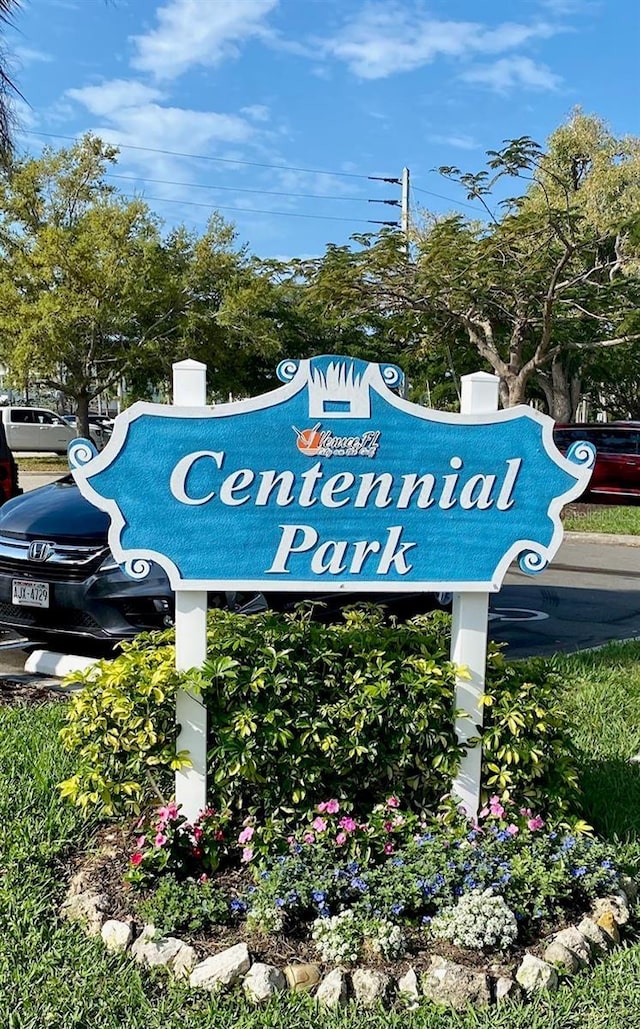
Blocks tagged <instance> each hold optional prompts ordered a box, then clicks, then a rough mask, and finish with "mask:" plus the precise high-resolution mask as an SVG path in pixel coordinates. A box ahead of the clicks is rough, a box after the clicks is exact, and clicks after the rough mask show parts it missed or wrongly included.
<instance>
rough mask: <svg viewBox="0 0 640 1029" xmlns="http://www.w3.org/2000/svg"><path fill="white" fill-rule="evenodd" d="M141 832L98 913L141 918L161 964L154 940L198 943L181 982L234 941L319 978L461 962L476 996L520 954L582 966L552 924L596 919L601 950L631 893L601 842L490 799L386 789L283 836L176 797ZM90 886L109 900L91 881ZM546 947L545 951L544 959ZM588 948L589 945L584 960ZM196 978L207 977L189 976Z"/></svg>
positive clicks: (507, 977) (232, 947) (138, 922)
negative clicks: (474, 817)
mask: <svg viewBox="0 0 640 1029" xmlns="http://www.w3.org/2000/svg"><path fill="white" fill-rule="evenodd" d="M137 828H138V830H143V831H142V832H139V835H137V836H136V838H135V841H134V843H135V846H134V849H133V853H132V854H131V855H130V857H129V860H128V864H127V866H126V868H125V867H124V865H123V864H122V863H121V864H120V868H119V881H116V882H114V881H112V882H111V885H110V892H111V899H110V902H109V903H103V908H104V909H106V908H110V911H109V913H110V914H111V915H114V914H117V915H118V916H119V919H120V920H121V922H123V924H126V923H128V924H129V925H130V926H134V925H135V926H137V927H138V928H141V927H143V926H146V927H147V928H146V929H145V930H144V933H143V935H142V936H141V937H140V940H139V941H138V944H137V945H136V946H137V947H138V951H137V953H138V956H139V957H140V959H141V960H144V961H146V962H147V963H162V961H161V960H160V959H159V958H156V957H154V958H153V959H152V960H151V962H150V961H149V953H150V952H151V951H150V948H154V947H155V948H156V949H157V948H158V947H160V953H161V954H162V953H163V952H164V953H172V954H173V958H172V960H173V959H175V957H176V955H177V954H178V953H179V949H176V947H177V944H175V945H173V944H172V946H173V947H174V950H175V953H173V951H172V950H171V948H169V951H167V949H166V946H167V945H166V940H167V939H169V940H175V936H174V934H179V937H180V938H185V939H186V940H187V941H188V942H189V945H191V944H193V945H195V948H196V949H195V950H194V951H193V953H192V954H191V953H190V960H189V961H187V960H186V958H185V959H184V960H183V961H182V963H181V965H180V968H181V970H182V971H183V972H184V971H185V968H186V971H187V972H188V973H189V974H191V975H192V976H193V975H195V974H196V973H195V972H194V967H198V968H199V967H200V965H198V964H197V956H198V955H200V956H201V957H203V958H204V961H203V962H201V964H205V965H206V962H207V961H213V960H214V955H215V954H217V953H219V951H220V948H221V947H222V949H223V952H224V953H225V954H226V953H232V952H237V950H238V948H241V949H242V948H244V949H243V950H242V954H243V955H245V953H246V954H249V953H251V954H252V955H253V956H254V958H257V959H258V962H257V963H258V964H260V965H264V967H265V968H276V969H277V968H278V966H282V965H283V957H284V958H285V959H286V967H287V969H288V970H289V972H288V974H289V976H291V974H292V973H291V968H293V967H294V966H295V964H296V962H298V964H299V965H300V967H303V966H304V967H305V968H313V969H317V977H316V978H317V979H319V978H320V976H321V973H322V971H323V970H324V971H325V972H328V971H330V970H331V969H332V968H333V967H334V966H338V967H339V968H341V969H342V970H343V971H344V970H346V969H354V968H355V967H357V966H362V965H366V966H368V967H369V968H370V970H374V971H376V970H377V973H379V974H380V975H381V976H383V980H384V981H387V980H388V981H389V982H390V981H391V976H393V977H394V978H395V979H396V980H397V979H398V978H402V977H403V976H406V975H408V974H409V973H411V974H412V975H413V976H415V977H416V982H418V976H422V979H423V981H427V980H428V977H429V975H430V974H431V972H430V969H432V967H433V963H434V961H443V960H444V961H445V963H446V967H447V969H448V972H447V975H448V974H450V973H451V969H459V968H463V969H466V973H465V974H469V975H470V974H471V970H472V971H473V975H474V976H480V977H481V979H482V978H483V977H484V980H486V982H487V983H490V982H492V983H493V986H492V987H491V988H490V987H489V986H487V990H486V991H481V992H482V993H483V996H484V995H485V992H486V997H485V999H486V998H489V997H490V996H491V995H492V991H493V993H495V989H496V985H495V984H496V982H497V980H498V979H503V980H504V981H505V982H507V981H509V982H512V983H514V982H515V977H516V976H517V975H519V974H520V973H519V969H521V968H522V964H523V956H524V957H525V960H530V961H533V960H539V963H540V967H543V966H544V967H546V968H548V969H550V973H553V975H555V974H556V972H555V968H556V967H558V966H560V967H562V969H563V971H564V972H565V973H568V972H571V971H575V970H576V969H577V968H578V967H580V966H581V964H584V963H585V962H584V960H583V958H582V957H578V956H576V953H575V948H576V947H577V944H576V943H575V942H574V943H573V947H574V950H572V949H571V948H570V947H569V948H568V947H566V946H565V944H564V943H562V942H561V941H562V939H563V937H562V933H561V934H560V936H559V937H557V939H558V940H559V941H560V942H559V943H552V941H553V940H554V938H555V937H556V934H557V933H558V931H559V930H562V929H564V930H565V932H567V931H569V932H574V933H575V932H578V930H577V929H576V928H574V929H571V930H567V927H568V926H571V925H574V926H575V925H576V924H581V918H582V916H583V915H584V914H585V913H587V912H589V911H591V912H595V914H596V915H597V917H598V918H599V920H600V922H601V924H600V926H598V925H596V921H595V920H594V921H593V922H592V923H591V924H593V927H594V928H593V933H594V934H596V935H597V934H598V933H599V934H600V943H601V950H602V951H603V952H604V951H605V950H606V949H607V946H608V945H609V944H610V943H612V942H613V940H614V938H615V936H616V933H617V924H618V922H619V921H622V922H626V921H627V920H628V910H626V908H628V904H627V903H626V900H625V894H624V893H623V892H621V891H623V889H626V890H627V895H626V896H627V897H628V896H629V894H631V893H632V892H633V890H632V888H631V880H630V879H629V878H628V876H627V871H628V869H624V868H621V867H618V866H617V864H616V861H615V857H614V855H613V853H612V849H611V848H610V847H608V846H606V845H605V844H603V843H600V842H598V841H597V840H595V839H593V838H592V837H591V836H589V835H588V834H586V833H584V832H576V831H575V830H574V829H569V828H568V827H567V826H564V827H563V826H556V827H553V828H550V827H549V826H547V825H546V824H545V820H544V819H543V818H542V817H541V816H540V815H538V814H535V813H533V812H532V811H531V810H530V809H527V808H524V807H522V808H519V807H517V806H515V805H513V804H508V803H503V802H501V801H500V800H499V798H498V797H497V796H494V797H492V798H491V800H490V802H489V804H488V805H487V807H486V808H485V809H483V811H482V812H481V813H480V817H479V819H478V821H477V823H475V824H471V823H469V822H468V821H467V820H466V819H464V818H462V817H461V816H460V815H459V814H457V812H456V811H455V809H454V808H453V807H451V806H450V805H449V806H448V807H447V806H445V807H443V809H442V811H441V813H440V814H439V815H438V816H437V817H431V818H425V817H420V816H418V815H416V814H413V813H411V812H406V811H402V810H401V808H400V806H399V802H398V800H397V798H396V797H394V796H391V797H389V798H388V799H387V801H386V803H385V804H383V805H377V806H376V807H375V808H374V810H373V811H372V812H371V813H370V815H369V817H368V818H367V819H366V820H362V819H360V818H358V817H356V816H355V814H354V813H353V812H350V811H348V810H345V809H344V808H343V806H342V805H341V804H340V803H339V802H338V801H337V800H335V799H331V800H329V801H325V802H322V803H320V804H319V805H317V807H316V809H315V810H314V811H313V812H311V813H310V814H309V816H308V817H307V818H306V819H305V820H303V822H302V824H300V825H299V826H298V827H297V828H296V829H295V830H294V831H293V832H288V833H287V834H286V835H284V834H283V835H278V833H277V832H275V830H274V827H273V824H271V825H270V826H268V827H265V826H261V825H257V824H246V825H243V826H241V827H238V826H237V825H235V827H234V823H233V819H232V817H231V815H230V813H229V812H215V811H213V810H209V811H207V812H205V813H204V814H203V815H202V817H201V818H200V819H199V820H198V822H197V823H196V824H195V825H190V824H189V823H188V822H187V821H186V820H185V819H184V818H183V817H182V816H181V815H180V812H179V811H178V809H177V808H176V806H175V805H173V804H169V805H167V806H165V807H163V808H161V809H160V810H159V811H158V812H157V813H156V814H155V815H154V817H153V818H152V819H150V820H149V822H148V823H147V824H146V825H144V824H143V825H138V827H137ZM122 860H123V855H122V852H120V862H122ZM111 867H112V868H113V862H111ZM126 887H128V889H126ZM93 889H94V893H96V891H97V895H99V896H100V895H102V896H103V897H104V890H105V884H104V883H101V882H100V881H99V879H98V883H97V885H95V884H94V887H93ZM606 897H610V898H611V897H612V898H614V900H612V901H608V902H607V901H605V899H604V898H606ZM616 897H617V898H619V900H618V901H615V898H616ZM616 903H618V907H617V908H616V906H615V904H616ZM598 904H599V905H600V909H598V907H597V905H598ZM607 904H608V905H609V906H608V907H607ZM625 904H626V908H625ZM602 905H605V907H602ZM605 908H606V910H605ZM621 911H622V912H623V915H622V918H621V917H620V912H621ZM612 912H613V913H614V914H615V915H616V917H613V914H612ZM625 912H626V913H625ZM605 915H606V916H607V917H605ZM98 921H99V919H98ZM109 924H111V923H109ZM150 926H153V929H151V928H149V927H150ZM584 931H586V930H585V928H584V925H583V926H582V930H581V933H579V934H578V935H579V937H580V939H581V940H584V939H585V937H584ZM130 935H131V936H132V935H133V933H131V934H130ZM576 939H577V937H576ZM158 940H160V944H159V943H158ZM162 941H165V943H163V942H162ZM128 942H129V943H130V942H131V940H129V941H128ZM550 944H551V945H552V946H555V948H556V949H555V951H552V952H551V956H552V959H553V960H551V961H550V962H549V961H547V962H545V961H543V960H540V959H542V958H543V957H544V955H545V953H547V951H548V948H549V945H550ZM186 945H187V944H186V943H185V946H186ZM181 946H182V944H181ZM594 946H595V944H594V942H593V941H591V942H590V943H589V944H586V943H585V944H584V947H585V948H586V952H588V953H590V954H591V953H592V951H593V949H594ZM163 948H164V951H163ZM525 948H526V950H528V952H529V954H528V958H527V957H526V954H525ZM578 949H579V948H578ZM189 951H190V952H191V946H189ZM565 951H566V954H565ZM153 953H154V954H155V953H156V951H153ZM145 955H146V956H145ZM567 955H569V956H567ZM548 956H549V955H548V954H547V957H548ZM563 961H564V965H563ZM185 962H186V964H185ZM242 962H244V964H246V959H245V957H244V956H243V958H242ZM242 962H241V963H242ZM254 964H255V961H254ZM574 964H575V967H573V965H574ZM243 967H244V965H243ZM536 970H537V971H536V975H538V974H539V971H540V970H539V969H538V967H537V966H536ZM438 974H439V973H438ZM443 974H444V973H443ZM451 974H452V973H451ZM385 977H386V978H385ZM352 978H353V977H352ZM436 978H437V976H436ZM283 981H284V980H283ZM536 981H537V980H536ZM551 981H552V979H548V981H547V982H546V985H547V986H549V985H550V982H551ZM345 982H346V980H345ZM193 985H194V986H197V985H202V984H201V983H199V981H198V980H197V976H196V981H194V982H193ZM228 985H229V984H228ZM311 985H313V984H311ZM476 986H477V983H476ZM475 988H476V987H475V986H474V989H475ZM345 989H346V986H345ZM487 991H488V992H487ZM487 1002H488V1001H487Z"/></svg>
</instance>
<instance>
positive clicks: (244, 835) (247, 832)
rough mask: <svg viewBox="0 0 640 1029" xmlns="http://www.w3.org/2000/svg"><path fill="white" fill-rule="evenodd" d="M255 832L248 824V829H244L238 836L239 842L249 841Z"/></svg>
mask: <svg viewBox="0 0 640 1029" xmlns="http://www.w3.org/2000/svg"><path fill="white" fill-rule="evenodd" d="M253 833H254V829H253V828H252V827H251V826H250V825H248V826H247V827H246V829H243V830H242V832H241V833H240V835H239V836H238V843H243V844H244V843H248V842H249V840H250V839H251V837H252V836H253Z"/></svg>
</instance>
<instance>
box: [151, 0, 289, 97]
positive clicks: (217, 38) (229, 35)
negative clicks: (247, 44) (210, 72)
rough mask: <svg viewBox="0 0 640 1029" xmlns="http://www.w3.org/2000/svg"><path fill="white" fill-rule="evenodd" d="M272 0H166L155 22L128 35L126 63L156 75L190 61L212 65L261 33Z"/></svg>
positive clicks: (177, 71) (165, 75)
mask: <svg viewBox="0 0 640 1029" xmlns="http://www.w3.org/2000/svg"><path fill="white" fill-rule="evenodd" d="M277 4H278V0H241V2H240V0H212V2H210V3H202V2H201V0H168V2H167V3H166V4H165V5H164V7H160V8H159V9H158V11H157V18H158V25H157V27H156V28H155V29H152V30H151V31H150V32H148V33H146V34H145V35H141V36H133V37H132V40H133V43H134V45H135V48H136V53H135V55H134V57H133V59H132V61H131V65H132V67H134V68H137V69H139V70H140V71H145V72H151V73H152V74H153V75H154V76H155V77H156V78H158V79H174V78H177V77H178V76H179V75H182V74H183V73H184V72H185V71H187V70H188V69H189V68H192V67H194V66H196V65H205V66H208V65H216V64H219V63H220V62H221V61H222V60H224V59H225V58H227V57H235V56H237V55H238V53H239V52H240V45H239V44H240V43H241V42H243V41H245V40H247V39H251V38H252V37H262V38H266V37H267V36H268V35H269V34H270V33H269V30H268V29H267V27H266V25H265V20H266V18H267V16H268V15H269V14H270V13H271V11H273V10H274V8H275V7H276V6H277Z"/></svg>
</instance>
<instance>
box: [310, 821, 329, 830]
mask: <svg viewBox="0 0 640 1029" xmlns="http://www.w3.org/2000/svg"><path fill="white" fill-rule="evenodd" d="M311 828H312V829H315V831H316V832H324V831H325V829H326V828H327V822H326V819H324V818H314V820H313V822H312V823H311Z"/></svg>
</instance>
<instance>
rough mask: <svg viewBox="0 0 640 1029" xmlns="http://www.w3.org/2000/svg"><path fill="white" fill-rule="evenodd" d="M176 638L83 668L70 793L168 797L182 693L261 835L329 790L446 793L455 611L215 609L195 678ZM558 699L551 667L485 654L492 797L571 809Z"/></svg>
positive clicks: (414, 805)
mask: <svg viewBox="0 0 640 1029" xmlns="http://www.w3.org/2000/svg"><path fill="white" fill-rule="evenodd" d="M172 638H173V637H172V633H171V632H170V631H168V632H165V633H158V634H150V635H147V636H141V637H139V638H138V640H137V641H136V642H135V643H133V644H128V645H127V646H126V647H125V650H124V653H123V654H122V655H121V656H120V657H118V658H116V659H115V660H114V661H113V662H103V663H100V664H98V665H97V666H95V667H94V668H92V669H90V670H89V671H87V672H85V673H84V674H83V676H82V679H83V681H84V683H85V688H84V689H83V690H82V692H80V693H78V694H76V695H75V696H74V697H73V698H72V701H71V704H70V708H69V715H68V724H67V726H66V728H65V729H64V731H63V733H62V737H63V741H64V744H65V746H66V747H67V749H68V750H70V751H72V752H74V753H75V754H76V755H77V760H78V766H77V769H76V772H75V774H74V775H73V776H71V777H70V778H69V779H67V780H66V781H65V782H64V783H63V784H62V786H61V791H62V794H63V796H67V797H69V798H70V799H71V800H72V801H73V802H74V803H76V804H78V805H80V806H81V807H83V808H85V809H99V810H102V811H104V812H105V813H112V812H114V811H115V810H122V809H125V810H132V811H135V812H137V811H139V810H140V809H141V807H142V805H143V803H144V800H145V797H146V796H147V795H148V793H149V788H150V786H151V787H153V786H154V784H155V785H156V788H157V786H158V785H160V786H163V785H165V784H166V786H167V788H168V792H170V791H171V785H170V773H171V772H172V771H174V770H175V769H176V768H178V767H182V766H184V765H186V764H188V756H187V755H186V754H185V753H180V754H176V753H175V750H174V747H175V726H174V717H175V692H176V690H177V689H178V688H179V687H180V686H182V687H185V688H190V689H195V690H196V691H201V695H202V697H203V699H204V702H205V703H206V705H207V708H208V711H209V726H210V752H209V764H210V784H211V785H210V788H211V795H212V799H213V801H214V803H215V805H216V806H218V807H220V805H221V806H222V807H223V808H225V807H230V808H232V809H233V810H235V811H236V812H239V813H241V814H242V816H243V817H244V816H246V815H251V816H253V817H254V818H255V819H257V821H258V822H260V823H261V833H260V843H261V844H266V845H268V844H269V840H270V838H271V837H272V836H273V833H274V832H275V831H276V829H277V823H278V820H281V819H282V818H289V817H291V815H292V814H293V813H294V812H298V811H300V810H306V809H307V808H308V807H309V806H310V805H313V804H314V803H316V802H317V801H318V799H319V798H321V797H330V796H334V797H336V798H339V799H340V800H346V801H348V803H349V805H351V806H352V807H353V808H354V809H356V810H358V809H360V810H368V811H370V810H371V809H372V807H373V806H374V805H375V804H376V803H378V802H382V801H384V800H385V799H386V798H387V797H388V795H389V794H390V793H394V794H397V795H398V797H399V798H400V800H401V801H402V803H403V806H405V807H408V808H411V809H413V810H417V811H419V810H424V809H425V808H429V807H431V808H434V807H435V806H436V805H437V803H438V800H439V798H440V797H441V796H442V795H443V794H445V793H447V792H448V791H449V789H450V784H451V780H452V778H453V776H454V774H455V771H456V769H457V766H458V761H459V756H460V747H459V744H458V741H457V738H456V735H455V728H454V721H455V717H454V716H455V709H454V693H455V668H454V666H453V665H452V663H451V662H450V661H449V659H448V656H447V655H448V651H449V622H448V618H447V616H446V615H443V614H441V613H439V612H438V613H434V614H433V615H429V616H421V617H419V618H416V619H414V620H412V621H410V622H408V623H406V624H404V625H390V624H388V623H386V622H385V621H384V618H383V615H382V613H381V611H380V609H378V608H375V607H373V606H370V607H364V608H353V609H350V610H349V611H347V612H346V613H345V616H344V620H343V621H342V622H340V623H338V624H335V625H322V624H319V623H318V622H316V621H312V620H311V618H310V617H309V609H308V606H307V607H305V606H304V605H302V606H301V607H300V608H299V609H298V611H297V613H296V614H294V615H284V616H283V615H279V614H275V613H273V612H267V613H264V614H261V615H257V616H253V617H245V616H243V615H235V614H231V613H229V612H226V611H214V612H212V613H211V615H210V621H209V655H210V656H209V659H208V661H207V663H206V666H205V669H204V671H203V672H202V673H197V672H195V671H194V672H191V673H189V674H187V675H183V674H179V673H177V672H176V671H175V668H174V657H175V655H174V648H173V646H171V645H170V644H171V641H172ZM560 695H561V691H560V683H559V680H558V678H557V676H556V675H555V674H554V673H553V671H552V668H551V666H550V664H549V663H548V662H545V661H529V662H514V663H511V662H508V661H506V660H505V658H504V656H503V655H502V653H501V651H500V649H499V648H497V647H491V648H490V653H489V660H488V669H487V687H486V697H485V700H484V703H485V705H486V719H485V729H484V732H483V740H484V764H483V776H484V784H485V789H486V791H487V792H488V793H497V794H499V795H500V796H503V797H509V796H518V797H519V798H520V799H521V800H522V802H524V803H526V804H528V805H531V806H534V807H536V808H543V809H544V810H545V812H559V813H563V812H568V811H569V810H570V809H571V807H572V805H573V804H574V802H575V799H576V793H577V773H576V768H575V755H574V751H573V749H572V746H571V743H570V739H569V729H568V725H567V722H566V717H565V715H564V711H563V706H562V701H561V699H560ZM156 780H157V782H156ZM271 825H272V826H274V828H273V829H270V826H271Z"/></svg>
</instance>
